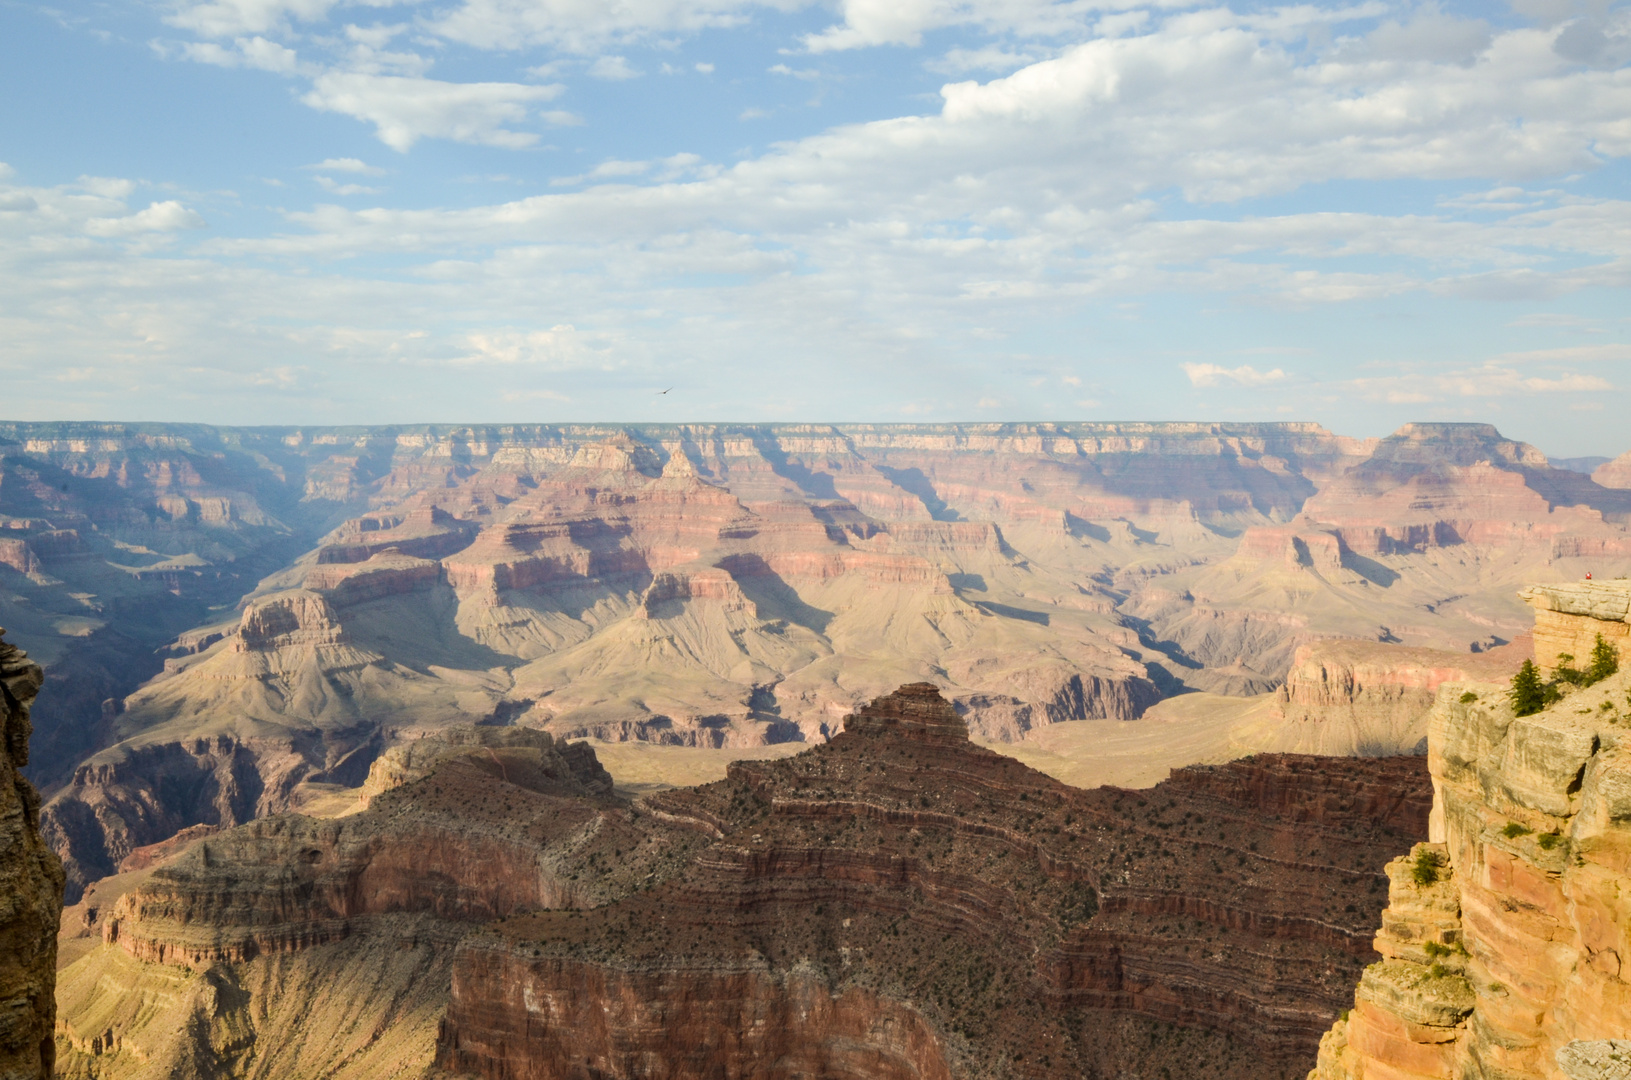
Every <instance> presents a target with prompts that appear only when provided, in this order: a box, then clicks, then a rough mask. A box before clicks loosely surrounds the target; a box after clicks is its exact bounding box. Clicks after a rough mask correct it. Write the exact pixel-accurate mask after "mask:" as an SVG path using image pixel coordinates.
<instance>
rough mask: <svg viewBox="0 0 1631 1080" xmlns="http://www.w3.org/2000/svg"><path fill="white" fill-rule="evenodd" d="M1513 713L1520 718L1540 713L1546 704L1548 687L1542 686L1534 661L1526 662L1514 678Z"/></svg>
mask: <svg viewBox="0 0 1631 1080" xmlns="http://www.w3.org/2000/svg"><path fill="white" fill-rule="evenodd" d="M1511 697H1512V711H1513V712H1514V713H1516V714H1517V715H1519V716H1528V715H1530V714H1531V713H1538V712H1540V710H1541V709H1542V708H1543V707H1544V706H1545V704H1546V687H1545V686H1543V685H1542V684H1541V681H1540V672H1539V671H1536V670H1535V662H1534V661H1533V660H1525V661H1524V662H1523V667H1521V668H1519V669H1518V673H1517V674H1516V675H1514V676H1512V694H1511Z"/></svg>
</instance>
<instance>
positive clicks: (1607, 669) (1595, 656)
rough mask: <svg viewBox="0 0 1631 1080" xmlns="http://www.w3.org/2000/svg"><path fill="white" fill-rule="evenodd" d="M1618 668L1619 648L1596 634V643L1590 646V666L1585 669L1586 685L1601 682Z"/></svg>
mask: <svg viewBox="0 0 1631 1080" xmlns="http://www.w3.org/2000/svg"><path fill="white" fill-rule="evenodd" d="M1618 670H1620V650H1618V649H1616V648H1615V647H1614V646H1612V645H1610V644H1609V643H1608V642H1606V641H1604V640H1603V635H1601V634H1598V635H1597V644H1595V645H1593V646H1592V647H1591V666H1590V667H1589V668H1587V669H1586V685H1587V686H1590V685H1591V684H1592V683H1595V682H1602V681H1603V680H1604V679H1606V678H1608V677H1609V676H1610V675H1612V674H1614V673H1615V672H1616V671H1618Z"/></svg>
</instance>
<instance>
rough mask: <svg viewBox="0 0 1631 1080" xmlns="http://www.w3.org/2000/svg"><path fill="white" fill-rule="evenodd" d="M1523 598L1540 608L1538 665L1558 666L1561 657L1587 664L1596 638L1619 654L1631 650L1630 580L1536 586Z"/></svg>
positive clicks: (1536, 644)
mask: <svg viewBox="0 0 1631 1080" xmlns="http://www.w3.org/2000/svg"><path fill="white" fill-rule="evenodd" d="M1518 595H1520V596H1522V597H1523V598H1524V599H1525V600H1527V601H1529V606H1530V607H1532V608H1534V609H1535V663H1536V664H1537V665H1539V666H1540V667H1541V668H1542V669H1543V670H1546V671H1550V670H1552V669H1554V668H1556V667H1557V665H1558V657H1559V656H1571V657H1573V658H1574V662H1575V664H1576V665H1577V666H1578V665H1581V664H1584V663H1586V662H1587V660H1588V659H1589V658H1590V656H1591V650H1592V647H1593V646H1594V645H1595V644H1596V642H1597V636H1598V635H1599V634H1601V635H1602V637H1603V640H1604V641H1606V642H1608V643H1609V644H1610V645H1613V646H1614V647H1615V648H1617V649H1619V650H1620V652H1621V654H1622V655H1625V654H1626V653H1627V649H1628V647H1631V579H1625V578H1618V579H1615V580H1613V581H1570V582H1565V583H1563V584H1559V585H1531V586H1529V587H1528V588H1527V589H1524V590H1523V592H1521V593H1519V594H1518Z"/></svg>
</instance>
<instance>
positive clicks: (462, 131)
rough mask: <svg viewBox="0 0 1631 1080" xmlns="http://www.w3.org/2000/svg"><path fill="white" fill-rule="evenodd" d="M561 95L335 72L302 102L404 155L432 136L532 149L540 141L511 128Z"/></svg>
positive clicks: (552, 89) (515, 86) (549, 89)
mask: <svg viewBox="0 0 1631 1080" xmlns="http://www.w3.org/2000/svg"><path fill="white" fill-rule="evenodd" d="M561 89H562V88H561V87H560V86H526V85H523V84H521V83H497V82H483V83H451V82H439V81H437V80H435V79H423V78H404V77H401V76H396V75H365V74H361V73H358V72H329V73H327V74H324V75H320V76H318V77H317V79H315V80H314V81H313V83H312V88H311V91H310V92H309V93H307V94H306V95H305V96H304V97H302V98H301V100H302V101H304V102H305V103H306V104H307V105H310V106H311V107H312V108H314V109H322V110H325V111H327V112H337V113H343V114H345V115H347V116H354V117H356V118H357V119H359V120H365V121H367V122H369V123H372V124H373V125H374V127H375V129H376V131H377V133H378V135H379V140H380V141H381V142H383V143H384V144H385V145H386V146H389V147H391V148H392V149H393V150H398V151H401V152H403V153H406V152H407V151H408V150H409V149H410V148H411V147H412V146H413V144H414V143H415V142H417V141H419V140H420V139H422V138H424V137H426V136H434V137H438V138H444V139H452V140H454V141H456V142H465V143H477V144H481V145H486V146H502V147H508V148H511V149H515V148H518V147H523V146H531V145H532V144H534V143H536V142H537V141H538V136H537V135H536V134H533V133H531V132H521V131H511V130H509V129H508V128H507V127H506V126H505V125H507V124H516V123H524V122H525V121H526V120H527V118H528V114H529V109H528V105H529V104H530V103H532V102H542V101H549V100H551V99H552V98H554V97H556V96H558V95H559V94H560V92H561Z"/></svg>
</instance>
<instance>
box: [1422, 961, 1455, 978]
mask: <svg viewBox="0 0 1631 1080" xmlns="http://www.w3.org/2000/svg"><path fill="white" fill-rule="evenodd" d="M1449 973H1450V972H1449V969H1447V968H1446V967H1445V966H1444V965H1443V964H1434V965H1433V966H1432V967H1430V968H1428V969H1427V974H1429V975H1431V976H1432V977H1433V978H1435V979H1442V978H1444V976H1446V975H1448V974H1449Z"/></svg>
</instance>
